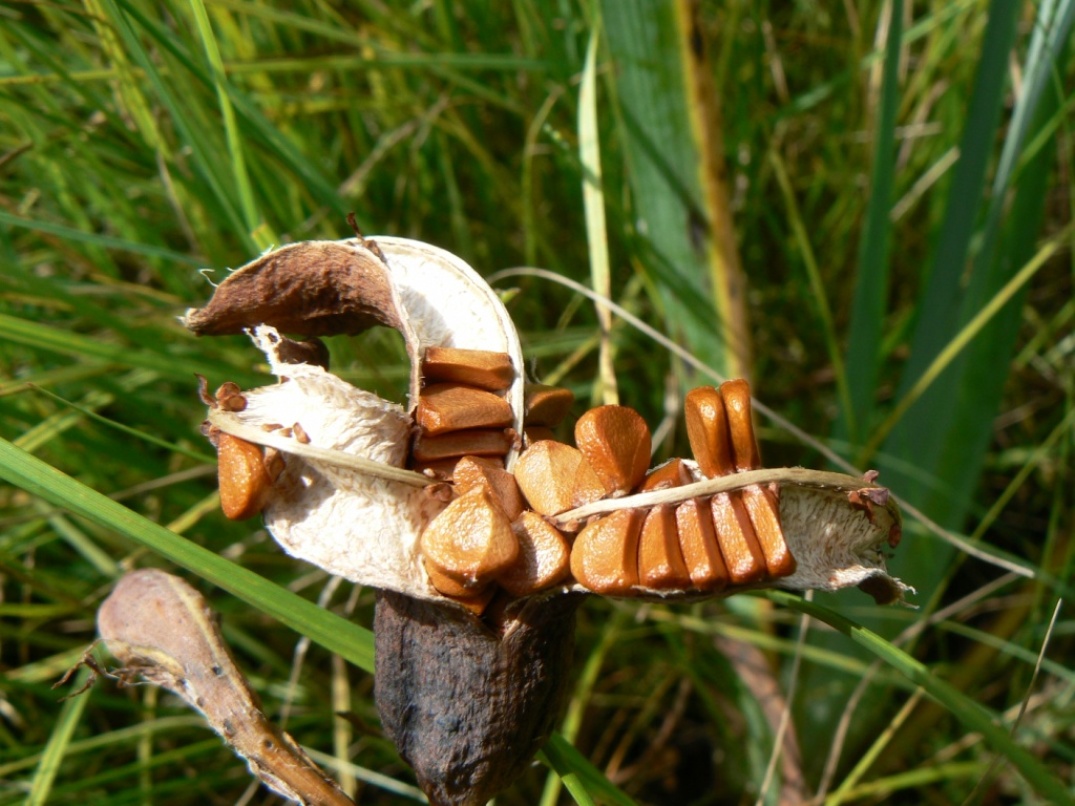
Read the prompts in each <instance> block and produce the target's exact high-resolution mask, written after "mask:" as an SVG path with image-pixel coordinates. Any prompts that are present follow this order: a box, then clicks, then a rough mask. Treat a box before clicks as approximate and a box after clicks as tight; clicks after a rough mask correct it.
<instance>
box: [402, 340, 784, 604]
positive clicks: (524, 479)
mask: <svg viewBox="0 0 1075 806" xmlns="http://www.w3.org/2000/svg"><path fill="white" fill-rule="evenodd" d="M500 355H501V354H490V353H482V352H480V351H460V350H453V351H451V354H450V355H449V356H447V357H444V355H443V354H442V353H440V352H439V351H438V352H435V353H434V357H435V358H436V359H437V360H436V361H435V362H431V361H430V360H429V358H428V356H427V360H426V362H425V364H424V365H423V366H424V368H425V377H426V379H427V383H428V382H429V381H433V383H432V384H430V385H428V386H427V387H425V389H424V390H423V393H422V397H421V399H420V400H419V405H418V415H417V421H418V423H419V426H420V429H421V430H420V434H419V436H418V440H417V442H416V446H417V445H419V444H421V443H422V441H424V440H429V439H431V438H434V439H436V438H441V437H442V436H443V435H445V434H458V435H459V437H458V438H459V440H460V444H465V442H466V436H467V434H468V431H469V432H472V433H473V432H475V431H478V432H480V431H483V430H488V429H489V428H490V423H492V422H494V421H495V422H499V420H494V417H502V416H503V415H502V414H495V411H496V407H495V404H494V403H493V402H492V401H490V400H487V398H486V397H485V395H490V396H494V397H495V396H496V393H495V391H494V390H493V389H490V388H488V385H489V381H488V380H486V379H484V378H483V379H482V380H481V381H480V383H482V384H485V387H484V388H482V387H481V386H479V384H478V383H476V382H475V381H474V376H473V375H472V374H471V373H470V372H469V369H467V365H468V363H469V364H474V365H478V366H479V367H483V368H484V367H486V366H494V365H495V366H500V365H501V364H502V361H501V360H500V359H499V358H497V356H500ZM503 361H506V362H507V364H508V366H510V361H508V359H507V356H503ZM431 368H432V371H431ZM496 377H497V378H498V379H499V381H498V382H499V383H501V384H503V385H502V386H501V387H500V391H502V390H503V389H504V388H506V387H507V385H508V384H510V375H507V374H506V373H505V374H501V375H497V376H496ZM464 379H466V380H465V381H464ZM475 387H477V388H475ZM426 390H431V394H430V397H431V400H429V401H427V400H426V396H427V393H426ZM498 400H500V402H503V400H502V398H498ZM445 401H450V405H447V404H446V403H445ZM570 402H571V398H570V393H567V392H566V391H565V390H555V389H551V388H548V387H531V388H530V389H528V395H527V426H526V431H527V440H526V449H525V450H524V451H523V453H522V454H521V456H520V457H519V460H518V462H517V463H516V465H515V468H514V475H513V474H511V473H508V472H507V471H506V470H504V469H503V466H502V464H500V463H499V462H498V461H494V462H490V461H489V459H488V457H483V456H470V455H466V452H465V453H464V454H463V455H462V456H456V457H450V458H449V462H450V464H448V463H446V462H444V461H443V460H444V457H441V458H440V462H441V463H440V464H439V465H437V466H436V467H435V468H434V467H432V466H429V465H426V467H428V468H429V470H430V472H437V473H439V474H440V475H441V477H442V478H447V479H449V480H451V481H452V482H453V486H454V495H455V498H454V500H453V501H452V502H451V503H450V504H449V505H448V507H446V508H445V510H444V511H442V512H441V513H440V514H439V515H438V516H437V517H436V518H435V519H434V521H433V522H432V523H431V524H430V525H429V527H427V529H426V530H425V532H424V533H423V535H422V539H421V549H422V554H423V560H424V563H425V567H426V570H427V572H428V573H429V576H430V579H431V581H432V583H433V585H434V587H436V588H437V589H438V590H439V591H440V592H441V593H443V594H445V595H447V596H451V597H453V598H456V599H457V600H459V601H460V602H462V603H463V604H465V605H468V606H470V607H471V608H472V609H474V610H475V611H478V612H481V610H482V609H483V608H484V607H485V606H486V605H487V604H488V602H489V600H490V599H491V598H492V597H493V595H494V594H495V592H496V590H497V589H498V588H503V589H504V590H506V591H507V592H508V593H509V594H510V595H512V596H515V597H520V596H525V595H528V594H530V593H534V592H536V591H539V590H541V589H543V588H546V587H549V586H552V585H555V584H558V583H560V582H563V581H565V580H566V579H567V578H568V577H569V576H573V577H574V578H575V580H576V581H578V582H579V583H580V584H581V585H582V586H583V587H586V588H587V589H589V590H592V591H595V592H598V593H604V594H610V595H630V594H631V592H632V591H633V590H637V589H642V590H646V591H657V592H679V591H690V590H695V591H699V592H704V593H712V592H717V591H720V590H722V589H723V588H725V587H727V586H729V585H731V586H749V585H755V584H759V583H761V582H765V581H767V580H771V579H775V578H779V577H781V576H786V575H788V574H790V573H792V572H793V571H794V567H795V561H794V558H793V557H792V556H791V553H790V552H789V551H788V549H787V544H786V543H785V541H784V538H783V533H782V532H781V529H780V520H779V500H778V498H777V491H776V489H775V488H768V487H764V488H763V487H759V486H752V487H748V488H746V489H744V490H740V491H735V492H731V493H721V494H718V495H714V496H710V497H706V498H702V499H692V500H688V501H684V502H682V503H680V504H678V505H675V506H671V505H668V506H659V507H653V508H651V509H648V510H641V509H623V510H619V511H616V512H613V513H612V514H610V515H607V516H604V517H602V518H599V519H597V520H594V521H593V522H591V523H589V524H587V525H586V526H585V527H584V528H583V529H582V531H581V532H580V533H579V534H578V536H577V537H576V538H575V539H574V541H573V543H572V541H571V539H570V538H569V537H568V536H566V535H565V534H564V533H563V532H561V531H560V530H559V529H556V528H555V527H554V526H552V524H551V523H550V522H549V520H548V519H549V518H552V517H554V516H556V515H559V514H561V513H563V512H566V511H568V510H570V509H574V508H576V507H579V506H582V505H584V504H588V503H592V502H593V501H597V500H600V499H603V498H610V497H612V498H615V497H620V496H623V495H626V494H630V493H635V492H645V491H650V490H655V489H661V488H664V487H669V486H678V485H682V484H687V483H690V482H692V481H695V479H694V478H693V477H692V476H691V473H690V472H689V470H688V469H687V467H686V465H685V464H684V463H683V462H682V460H678V459H675V460H672V461H671V462H667V463H665V464H664V465H661V466H660V467H658V468H655V469H653V470H652V471H649V472H647V467H648V464H649V456H650V449H651V437H650V433H649V429H648V427H647V426H646V424H645V422H644V421H643V419H642V418H641V416H640V415H639V414H638V413H637V412H635V411H634V410H633V409H629V408H626V407H623V406H602V407H599V408H596V409H591V410H590V411H588V412H586V413H585V414H584V415H583V416H582V417H581V418H580V419H579V421H578V423H577V424H576V427H575V441H576V444H577V445H578V447H577V448H575V447H572V446H570V445H566V444H564V443H561V442H557V441H555V440H553V439H542V438H537V437H539V436H544V435H545V434H544V433H543V432H541V431H539V430H538V429H547V428H548V427H549V426H553V425H555V424H556V422H558V421H559V419H560V418H562V417H563V416H564V415H565V414H566V411H567V408H568V407H569V406H570ZM685 408H686V418H687V431H688V437H689V439H690V442H691V448H692V451H693V453H694V455H695V459H696V461H697V463H698V465H699V468H700V469H701V471H702V472H703V473H704V474H705V475H706V476H708V477H715V476H722V475H726V474H728V473H734V472H737V471H742V470H750V469H755V468H757V467H759V466H760V461H759V458H758V450H757V444H756V442H755V439H754V431H753V425H752V423H751V418H750V390H749V387H748V385H747V384H746V382H745V381H732V382H729V383H726V384H724V385H722V386H721V389H720V390H717V389H714V388H712V387H703V388H700V389H696V390H694V391H692V392H691V393H690V394H689V395H688V397H687V400H686V406H685ZM509 413H510V412H509ZM475 423H478V425H475ZM445 424H450V425H451V426H454V430H452V429H445V428H443V426H444V425H445ZM431 425H432V426H433V427H435V428H440V429H441V430H439V431H437V432H436V433H432V434H429V433H428V430H429V428H430V426H431ZM549 434H550V435H551V431H549ZM464 451H465V448H464ZM416 453H417V450H416ZM417 458H418V459H419V460H421V459H422V456H420V455H419V456H418V457H417ZM426 461H428V460H426ZM418 466H419V467H421V466H422V465H421V464H419V465H418Z"/></svg>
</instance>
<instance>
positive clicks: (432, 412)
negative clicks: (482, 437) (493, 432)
mask: <svg viewBox="0 0 1075 806" xmlns="http://www.w3.org/2000/svg"><path fill="white" fill-rule="evenodd" d="M415 419H416V420H417V421H418V425H420V426H421V427H422V429H423V430H424V431H425V433H426V434H428V435H429V436H434V437H435V436H439V435H441V434H444V433H447V432H449V431H459V430H462V429H466V428H496V427H498V426H499V427H504V426H508V425H511V423H512V420H513V418H512V414H511V406H510V405H509V404H508V401H506V400H505V399H504V398H502V397H499V396H497V395H494V394H493V393H492V392H486V391H484V390H482V389H476V388H474V387H472V386H459V385H457V384H453V383H438V384H435V385H433V386H427V387H426V388H425V389H423V390H422V393H421V395H419V397H418V411H417V413H416V415H415Z"/></svg>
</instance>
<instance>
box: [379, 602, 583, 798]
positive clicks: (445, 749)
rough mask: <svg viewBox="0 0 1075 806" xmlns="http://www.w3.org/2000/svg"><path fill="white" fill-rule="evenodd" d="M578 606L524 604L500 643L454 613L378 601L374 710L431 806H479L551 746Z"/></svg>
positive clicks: (568, 682) (469, 619)
mask: <svg viewBox="0 0 1075 806" xmlns="http://www.w3.org/2000/svg"><path fill="white" fill-rule="evenodd" d="M583 598H584V597H583V596H582V595H579V594H561V595H557V596H550V597H547V598H545V597H531V598H530V599H529V600H527V601H526V602H525V603H524V604H523V606H522V609H521V611H520V612H519V613H518V615H517V616H515V617H514V618H513V619H512V620H511V621H510V622H509V623H510V627H509V628H508V629H507V631H506V633H505V634H504V635H498V634H495V633H493V632H492V631H491V630H490V629H489V628H488V627H487V626H486V625H485V624H484V623H483V622H481V621H480V620H479V619H476V618H474V617H473V616H472V615H471V614H469V613H466V612H464V611H462V610H460V609H457V608H453V607H445V606H444V605H441V604H436V603H432V602H426V601H422V600H419V599H415V598H413V597H410V596H404V595H402V594H398V593H392V592H390V591H381V592H379V593H378V599H377V610H376V615H375V617H374V633H375V635H376V640H377V654H376V657H377V661H376V663H377V666H376V671H375V674H374V697H375V699H376V701H377V710H378V711H379V712H380V715H381V724H382V725H383V727H384V731H385V734H386V735H387V736H388V738H389V739H391V740H392V742H393V743H394V744H395V745H396V748H397V749H398V750H399V753H400V755H401V756H402V757H403V758H404V759H405V760H406V761H407V763H408V764H410V765H411V766H412V767H413V768H414V771H415V774H416V775H417V777H418V783H419V785H420V786H421V787H422V790H423V791H424V792H425V793H426V795H427V797H429V800H430V802H431V803H432V804H434V806H480V805H481V804H484V803H486V802H487V801H488V800H489V799H490V798H492V797H493V796H494V795H496V794H497V793H498V792H500V791H502V790H503V789H505V788H507V787H508V786H510V785H511V784H512V783H513V782H514V781H515V780H516V779H517V778H518V777H519V776H520V775H521V774H522V773H523V772H524V771H525V769H526V767H527V766H528V765H529V764H530V761H531V759H532V758H533V756H534V754H535V753H536V752H537V751H538V750H539V749H540V748H541V746H542V744H544V743H545V741H546V740H547V739H548V737H549V735H550V734H551V733H552V730H553V728H554V726H555V724H556V722H557V721H558V720H559V718H560V714H561V713H562V711H563V708H564V706H565V704H566V701H567V695H568V692H569V690H570V686H571V673H570V672H571V656H572V651H573V648H574V635H575V610H576V608H577V607H578V606H579V604H580V603H581V602H582V600H583Z"/></svg>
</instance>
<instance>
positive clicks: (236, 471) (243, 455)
mask: <svg viewBox="0 0 1075 806" xmlns="http://www.w3.org/2000/svg"><path fill="white" fill-rule="evenodd" d="M277 463H278V464H277ZM277 463H274V465H276V466H274V467H272V468H269V467H266V462H265V454H264V453H263V452H262V449H261V446H259V445H255V444H254V443H253V442H247V441H246V440H245V439H239V437H235V436H232V435H231V434H226V433H224V432H220V434H219V435H218V437H217V479H218V484H219V487H220V508H221V509H222V510H224V515H225V516H227V517H228V518H230V519H231V520H233V521H241V520H246V519H247V518H252V517H253V516H254V515H257V514H258V513H259V512H261V510H262V508H263V507H264V506H265V502H266V500H267V499H268V496H269V493H270V491H271V490H272V484H273V481H275V477H276V476H278V475H279V473H280V470H282V469H283V465H282V461H281V460H279V457H277Z"/></svg>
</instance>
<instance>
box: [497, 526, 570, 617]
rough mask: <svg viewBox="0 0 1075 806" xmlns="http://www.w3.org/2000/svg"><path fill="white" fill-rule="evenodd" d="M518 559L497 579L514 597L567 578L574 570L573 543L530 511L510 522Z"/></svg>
mask: <svg viewBox="0 0 1075 806" xmlns="http://www.w3.org/2000/svg"><path fill="white" fill-rule="evenodd" d="M511 528H512V530H513V531H514V532H515V536H516V537H517V538H518V539H519V558H518V559H517V560H516V561H515V562H514V563H513V564H512V565H511V566H510V567H509V568H508V569H507V571H505V572H504V573H503V574H501V575H500V576H499V577H497V582H499V583H500V585H501V587H503V588H504V590H506V591H507V592H508V593H510V594H511V595H512V596H528V595H529V594H531V593H535V592H537V591H539V590H543V589H545V588H548V587H551V586H553V585H555V584H556V583H557V582H561V581H562V580H564V579H565V578H566V577H567V576H568V574H569V573H570V572H571V561H570V556H571V546H569V545H568V542H567V538H565V537H564V536H563V534H561V533H560V530H559V529H557V528H556V527H554V526H553V525H552V524H551V523H549V522H548V521H547V520H545V519H544V518H543V517H541V516H540V515H539V514H537V513H536V512H532V511H530V510H527V511H526V512H523V513H522V515H521V516H520V517H519V518H518V519H517V520H516V521H514V522H513V523H512V524H511Z"/></svg>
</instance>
